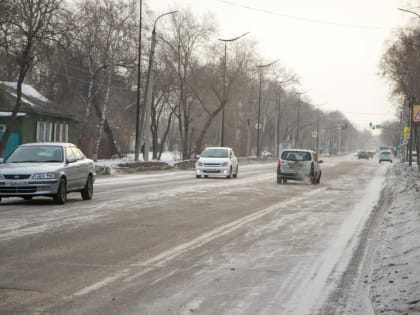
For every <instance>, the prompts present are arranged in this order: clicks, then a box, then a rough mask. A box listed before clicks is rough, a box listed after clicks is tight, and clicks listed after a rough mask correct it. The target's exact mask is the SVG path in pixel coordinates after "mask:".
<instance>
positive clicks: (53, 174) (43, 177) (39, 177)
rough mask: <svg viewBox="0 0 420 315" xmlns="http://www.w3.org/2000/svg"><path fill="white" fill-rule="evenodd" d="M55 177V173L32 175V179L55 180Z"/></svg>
mask: <svg viewBox="0 0 420 315" xmlns="http://www.w3.org/2000/svg"><path fill="white" fill-rule="evenodd" d="M56 178H57V176H56V174H55V173H52V172H48V173H38V174H34V175H32V179H56Z"/></svg>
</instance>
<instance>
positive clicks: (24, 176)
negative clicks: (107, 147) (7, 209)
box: [0, 142, 96, 204]
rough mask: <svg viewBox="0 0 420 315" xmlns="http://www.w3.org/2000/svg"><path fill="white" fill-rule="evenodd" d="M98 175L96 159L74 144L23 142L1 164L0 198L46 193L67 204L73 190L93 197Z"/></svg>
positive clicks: (58, 201) (26, 196) (84, 195)
mask: <svg viewBox="0 0 420 315" xmlns="http://www.w3.org/2000/svg"><path fill="white" fill-rule="evenodd" d="M95 176H96V173H95V164H94V162H93V161H92V160H91V159H88V158H86V156H85V155H84V154H83V153H82V152H81V151H80V149H79V148H77V147H76V146H75V145H74V144H71V143H56V142H39V143H27V144H21V145H20V146H18V147H17V148H16V149H15V150H14V151H13V152H12V153H11V154H10V155H9V156H8V157H7V158H6V159H5V160H4V163H2V164H0V200H1V198H5V197H21V198H23V199H25V200H31V199H32V198H33V197H37V196H47V197H52V198H53V199H54V201H55V202H56V203H57V204H64V203H65V202H66V200H67V193H70V192H80V193H81V196H82V199H83V200H90V199H92V196H93V183H94V182H95Z"/></svg>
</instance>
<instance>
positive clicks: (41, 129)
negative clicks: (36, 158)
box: [36, 121, 53, 142]
mask: <svg viewBox="0 0 420 315" xmlns="http://www.w3.org/2000/svg"><path fill="white" fill-rule="evenodd" d="M52 133H53V123H52V122H50V121H37V123H36V141H37V142H48V141H52Z"/></svg>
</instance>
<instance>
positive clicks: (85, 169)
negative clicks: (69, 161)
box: [72, 147, 90, 188]
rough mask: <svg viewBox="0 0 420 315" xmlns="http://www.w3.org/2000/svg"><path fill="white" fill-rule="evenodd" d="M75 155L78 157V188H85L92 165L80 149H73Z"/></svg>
mask: <svg viewBox="0 0 420 315" xmlns="http://www.w3.org/2000/svg"><path fill="white" fill-rule="evenodd" d="M72 150H73V152H74V154H75V155H76V157H77V164H78V169H77V179H78V186H79V187H80V188H83V187H85V184H86V180H87V178H88V175H89V172H90V163H89V161H88V160H87V159H86V157H85V155H84V154H83V153H82V151H80V149H79V148H76V147H73V148H72Z"/></svg>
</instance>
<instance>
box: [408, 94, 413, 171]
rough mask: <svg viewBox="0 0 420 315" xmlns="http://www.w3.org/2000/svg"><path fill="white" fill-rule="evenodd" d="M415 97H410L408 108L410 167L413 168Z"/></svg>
mask: <svg viewBox="0 0 420 315" xmlns="http://www.w3.org/2000/svg"><path fill="white" fill-rule="evenodd" d="M413 98H414V97H413V96H410V97H409V98H408V107H409V112H410V115H409V117H410V118H409V126H410V138H409V139H408V166H412V164H413V135H414V133H413V125H414V124H413V105H414V100H413Z"/></svg>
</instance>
